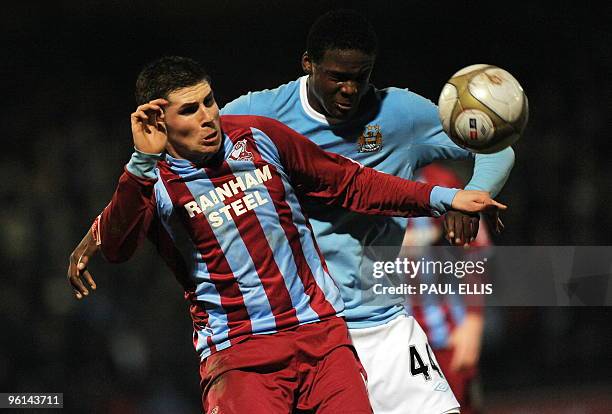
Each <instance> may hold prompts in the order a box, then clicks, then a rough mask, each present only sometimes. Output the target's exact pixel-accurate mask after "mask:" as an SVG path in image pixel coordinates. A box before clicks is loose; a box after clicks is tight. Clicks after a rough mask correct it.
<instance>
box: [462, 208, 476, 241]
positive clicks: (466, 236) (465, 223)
mask: <svg viewBox="0 0 612 414" xmlns="http://www.w3.org/2000/svg"><path fill="white" fill-rule="evenodd" d="M473 220H474V218H473V217H472V216H467V215H464V216H462V217H461V221H462V229H463V238H462V240H461V244H463V245H464V246H466V245H468V244H469V243H470V242H471V241H472V237H473V236H474V228H473V226H472V221H473Z"/></svg>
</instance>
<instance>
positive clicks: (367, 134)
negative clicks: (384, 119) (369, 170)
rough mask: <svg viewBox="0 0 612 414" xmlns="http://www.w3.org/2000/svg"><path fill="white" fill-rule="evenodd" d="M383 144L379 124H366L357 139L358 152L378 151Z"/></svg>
mask: <svg viewBox="0 0 612 414" xmlns="http://www.w3.org/2000/svg"><path fill="white" fill-rule="evenodd" d="M382 146H383V136H382V133H381V132H380V126H379V125H367V126H366V127H365V129H364V131H363V133H362V134H361V136H360V137H359V140H357V150H358V151H359V152H374V151H380V149H381V148H382Z"/></svg>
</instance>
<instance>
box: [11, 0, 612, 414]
mask: <svg viewBox="0 0 612 414" xmlns="http://www.w3.org/2000/svg"><path fill="white" fill-rule="evenodd" d="M175 3H178V4H172V3H171V2H161V1H156V0H150V1H131V2H122V1H117V0H114V1H67V0H64V1H61V0H60V1H55V2H9V3H6V4H5V5H4V6H3V7H2V15H3V18H2V27H1V29H0V30H1V32H2V40H3V42H2V43H3V46H2V51H3V58H2V63H1V74H2V91H3V93H2V96H4V97H5V98H6V102H5V103H4V104H3V105H2V110H1V111H0V114H1V115H0V116H1V119H2V127H3V128H4V131H5V137H4V145H5V147H4V148H5V149H4V151H2V152H1V153H0V166H1V167H0V168H1V169H2V176H3V177H4V179H3V180H1V181H0V197H1V201H2V203H0V226H1V229H2V231H1V233H0V246H1V247H0V263H1V265H2V266H1V267H0V268H1V269H2V270H1V272H2V278H1V280H2V286H1V288H0V323H1V328H2V334H0V392H45V391H46V392H63V393H64V400H65V407H66V408H65V411H66V412H75V413H88V412H96V413H98V412H99V413H136V412H147V413H195V412H198V410H199V398H200V392H199V387H198V371H197V368H198V362H197V357H196V354H195V352H194V351H193V348H192V345H191V326H190V321H189V317H188V314H187V307H186V303H185V302H184V301H183V299H182V292H181V289H180V288H179V285H178V283H176V282H175V281H174V280H173V278H172V276H171V275H170V273H169V271H167V270H166V269H165V267H164V266H163V265H162V263H161V261H160V260H158V259H157V257H156V256H155V254H154V252H153V250H152V249H151V248H150V247H149V246H147V247H146V248H144V249H143V250H142V251H141V252H140V253H139V254H138V255H137V257H136V258H135V259H133V260H132V261H131V262H129V263H127V264H123V265H118V266H110V265H108V264H106V263H104V262H103V260H102V259H97V260H96V261H95V262H94V263H93V265H92V266H91V268H92V272H93V274H94V276H95V277H96V280H97V282H98V286H99V290H98V292H96V294H95V295H93V297H91V298H88V299H87V300H85V301H83V302H77V301H76V300H75V299H74V298H73V297H72V295H71V290H70V289H69V287H68V284H67V282H66V276H65V275H66V269H67V262H68V255H69V254H70V252H71V251H72V249H73V247H74V246H75V245H76V244H77V243H78V241H79V240H80V238H81V236H82V235H83V234H84V233H85V231H86V229H87V228H88V226H89V225H90V223H91V220H92V219H93V218H94V217H95V216H96V215H97V214H98V212H99V211H100V210H101V209H102V208H103V207H104V206H105V204H106V202H107V201H108V199H109V198H110V196H111V195H112V192H113V190H114V186H115V182H116V178H117V177H118V175H119V174H120V172H121V171H122V168H123V165H124V164H125V163H126V162H127V160H128V159H129V156H130V154H131V148H132V143H131V134H130V128H129V114H130V113H131V112H132V111H133V109H134V107H135V105H134V99H133V84H134V80H135V77H136V75H137V73H138V71H139V69H140V68H141V66H142V65H143V64H144V63H146V62H147V61H149V60H152V59H154V58H156V57H159V56H160V55H163V54H178V55H188V56H191V57H194V58H196V59H198V60H200V61H201V62H203V63H205V64H206V66H207V67H208V68H209V71H210V73H211V74H212V76H213V82H214V89H215V93H216V97H217V100H218V101H219V103H220V105H222V104H224V103H227V102H229V101H230V100H232V99H234V98H236V97H238V96H239V95H241V94H243V93H246V92H247V91H249V90H258V89H262V88H271V87H275V86H277V85H279V84H281V83H285V82H287V81H290V80H293V79H295V78H296V77H298V76H300V75H301V67H300V57H301V54H302V53H303V51H304V49H305V40H306V34H307V31H308V27H309V26H310V24H311V23H312V22H313V21H314V19H315V18H316V17H317V16H318V15H319V14H321V13H323V12H325V11H327V10H329V9H332V8H337V7H341V6H342V7H351V8H355V9H357V10H360V11H361V12H363V13H364V14H366V15H367V16H368V17H369V18H370V20H371V21H372V23H373V24H374V26H375V28H376V30H377V32H378V35H379V41H380V52H379V56H378V60H377V64H376V67H375V69H374V74H373V82H374V83H375V84H376V85H377V86H378V87H386V86H399V87H407V88H410V89H411V90H413V91H415V92H417V93H420V94H421V95H423V96H425V97H427V98H429V99H431V100H433V101H434V102H435V101H437V97H438V94H439V92H440V90H441V88H442V86H443V85H444V82H445V81H446V80H447V78H449V77H450V75H452V74H453V73H454V72H455V71H457V70H458V69H460V68H462V67H464V66H467V65H469V64H473V63H490V64H494V65H497V66H500V67H502V68H504V69H506V70H508V71H510V72H511V73H512V74H513V75H514V76H515V77H516V78H517V79H518V80H519V81H520V82H521V84H522V85H523V87H524V89H525V91H526V93H527V95H528V97H529V102H530V109H531V114H530V123H529V126H528V129H527V131H526V133H525V134H524V136H523V137H522V138H521V140H520V141H519V142H518V143H517V144H516V145H515V146H514V148H515V151H516V155H517V159H516V164H515V167H514V170H513V172H512V175H511V177H510V179H509V181H508V183H507V185H506V187H505V189H504V190H503V192H502V193H501V195H500V196H499V197H498V198H499V199H500V200H501V201H503V202H505V203H508V204H509V205H510V206H511V209H510V210H509V211H508V212H507V213H506V214H505V216H504V221H505V224H506V231H505V232H504V234H503V235H501V236H500V237H497V238H496V240H495V241H496V243H497V244H502V245H610V244H612V243H610V232H611V229H612V210H611V209H610V207H609V206H610V203H611V201H612V195H611V191H610V187H611V185H610V184H611V183H612V168H610V167H609V159H610V156H611V155H612V134H611V132H610V126H612V122H611V121H612V115H611V114H612V88H611V87H610V76H611V75H612V71H611V68H612V35H611V32H610V28H609V22H610V17H611V16H612V13H610V12H611V10H610V6H609V5H607V4H606V5H605V6H600V7H597V8H596V7H594V6H591V5H589V4H590V2H569V1H557V2H554V3H552V2H551V3H540V2H537V3H536V2H530V3H529V4H522V3H520V2H516V3H514V4H513V3H508V2H469V1H454V2H448V4H447V2H431V1H388V2H384V1H379V2H374V1H370V2H355V1H351V2H332V1H311V2H288V1H265V2H255V1H250V2H248V1H227V2H220V1H217V2H213V1H201V0H200V1H191V0H189V1H187V0H183V1H180V2H175ZM434 3H435V4H434ZM459 167H460V168H463V171H465V166H459ZM611 322H612V312H610V309H609V308H592V307H591V308H585V307H583V308H551V307H549V308H539V307H529V308H489V309H487V328H486V337H485V344H484V351H483V356H482V364H481V366H482V381H481V384H482V388H481V390H482V397H483V400H484V403H485V406H486V407H487V412H521V413H531V412H534V413H535V412H556V413H599V412H601V413H603V412H609V407H610V405H609V404H610V402H611V401H610V398H611V397H610V394H611V393H610V390H612V377H611V375H610V372H611V369H612V358H611V351H610V349H612V334H611V327H610V326H611ZM598 406H599V407H600V408H599V411H598V408H597V407H598ZM504 410H505V411H504ZM548 410H550V411H548Z"/></svg>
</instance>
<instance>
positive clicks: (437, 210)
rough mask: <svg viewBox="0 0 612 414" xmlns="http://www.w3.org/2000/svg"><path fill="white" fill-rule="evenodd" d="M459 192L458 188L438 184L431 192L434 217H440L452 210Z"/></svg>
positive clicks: (430, 197)
mask: <svg viewBox="0 0 612 414" xmlns="http://www.w3.org/2000/svg"><path fill="white" fill-rule="evenodd" d="M458 192H459V189H458V188H446V187H440V186H438V185H436V186H434V188H432V190H431V193H430V194H429V205H430V206H431V209H432V215H433V216H434V217H439V216H440V215H442V214H444V213H446V212H447V211H448V210H450V209H451V206H452V203H453V199H454V198H455V196H456V195H457V193H458Z"/></svg>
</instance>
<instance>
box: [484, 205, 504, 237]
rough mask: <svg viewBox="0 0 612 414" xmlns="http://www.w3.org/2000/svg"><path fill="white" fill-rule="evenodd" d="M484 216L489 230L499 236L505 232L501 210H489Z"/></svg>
mask: <svg viewBox="0 0 612 414" xmlns="http://www.w3.org/2000/svg"><path fill="white" fill-rule="evenodd" d="M482 214H483V216H484V218H485V220H486V221H487V225H488V226H489V228H490V229H492V230H493V231H494V232H495V233H496V234H499V233H501V232H502V231H504V228H505V226H504V223H503V222H502V221H501V218H500V217H499V210H497V209H494V210H488V211H485V212H484V213H482Z"/></svg>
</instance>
